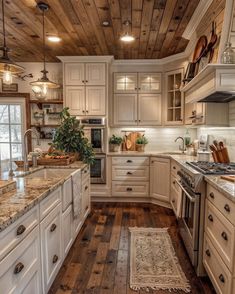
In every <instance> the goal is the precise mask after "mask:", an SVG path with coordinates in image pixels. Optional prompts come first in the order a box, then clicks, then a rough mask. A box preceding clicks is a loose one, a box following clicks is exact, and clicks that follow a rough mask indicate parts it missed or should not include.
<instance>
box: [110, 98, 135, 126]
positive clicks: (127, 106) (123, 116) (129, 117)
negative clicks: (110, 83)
mask: <svg viewBox="0 0 235 294" xmlns="http://www.w3.org/2000/svg"><path fill="white" fill-rule="evenodd" d="M114 124H115V125H129V126H133V125H136V124H137V94H115V95H114Z"/></svg>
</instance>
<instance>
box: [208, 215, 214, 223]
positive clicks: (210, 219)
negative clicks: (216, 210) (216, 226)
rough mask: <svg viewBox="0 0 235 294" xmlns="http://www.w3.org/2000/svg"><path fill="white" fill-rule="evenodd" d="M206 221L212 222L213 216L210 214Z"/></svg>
mask: <svg viewBox="0 0 235 294" xmlns="http://www.w3.org/2000/svg"><path fill="white" fill-rule="evenodd" d="M208 219H209V221H211V222H213V216H212V215H211V214H210V215H209V216H208Z"/></svg>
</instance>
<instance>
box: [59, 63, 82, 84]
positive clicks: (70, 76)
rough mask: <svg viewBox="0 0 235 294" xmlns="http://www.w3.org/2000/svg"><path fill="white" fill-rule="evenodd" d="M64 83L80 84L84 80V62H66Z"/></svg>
mask: <svg viewBox="0 0 235 294" xmlns="http://www.w3.org/2000/svg"><path fill="white" fill-rule="evenodd" d="M64 69H65V73H64V79H65V85H66V86H81V85H84V80H85V66H84V63H66V64H65V65H64Z"/></svg>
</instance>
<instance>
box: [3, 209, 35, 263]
mask: <svg viewBox="0 0 235 294" xmlns="http://www.w3.org/2000/svg"><path fill="white" fill-rule="evenodd" d="M38 219H39V211H38V206H35V207H34V208H32V209H31V210H30V211H29V212H27V213H26V214H25V215H23V216H22V217H21V218H20V219H19V220H17V221H16V222H14V223H13V224H12V225H10V226H9V227H8V228H7V229H5V230H4V231H2V232H1V233H0V260H1V259H2V258H3V257H4V256H6V255H7V254H8V253H9V252H10V251H11V250H12V249H13V248H14V247H15V246H16V245H17V244H19V243H20V242H21V241H22V240H23V239H24V238H25V237H26V236H27V235H28V233H29V232H31V231H32V229H33V228H35V227H36V225H37V224H38Z"/></svg>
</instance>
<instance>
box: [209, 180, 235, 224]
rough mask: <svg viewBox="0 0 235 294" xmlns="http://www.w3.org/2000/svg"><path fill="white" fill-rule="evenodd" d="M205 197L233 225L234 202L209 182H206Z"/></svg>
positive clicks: (234, 221) (234, 215)
mask: <svg viewBox="0 0 235 294" xmlns="http://www.w3.org/2000/svg"><path fill="white" fill-rule="evenodd" d="M207 198H208V199H209V200H210V201H211V202H212V203H213V204H214V205H215V207H217V208H218V210H219V211H220V212H221V213H222V214H223V215H224V216H225V217H226V218H227V219H228V220H229V221H230V222H231V223H232V224H233V225H235V203H233V202H232V201H231V200H229V199H228V198H227V197H226V196H224V195H223V194H222V193H220V192H219V191H218V190H216V189H215V188H214V187H212V186H211V185H209V184H207Z"/></svg>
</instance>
